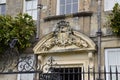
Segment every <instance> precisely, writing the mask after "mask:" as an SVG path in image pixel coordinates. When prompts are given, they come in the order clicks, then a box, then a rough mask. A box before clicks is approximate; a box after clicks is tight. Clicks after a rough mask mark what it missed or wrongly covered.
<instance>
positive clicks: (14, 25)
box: [0, 14, 36, 54]
mask: <svg viewBox="0 0 120 80" xmlns="http://www.w3.org/2000/svg"><path fill="white" fill-rule="evenodd" d="M34 23H35V22H34V20H33V19H32V17H31V16H29V15H28V14H18V15H17V16H16V17H11V16H8V15H6V16H0V54H1V53H4V52H5V50H7V49H8V48H9V47H10V42H11V41H12V40H13V39H17V43H16V45H15V47H17V48H18V50H19V51H23V50H24V49H26V48H27V47H30V46H31V38H32V37H33V36H34V35H35V30H36V29H35V24H34Z"/></svg>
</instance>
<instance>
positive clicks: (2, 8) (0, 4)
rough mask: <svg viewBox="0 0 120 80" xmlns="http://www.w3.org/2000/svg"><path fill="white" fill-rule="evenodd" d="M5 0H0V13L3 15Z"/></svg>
mask: <svg viewBox="0 0 120 80" xmlns="http://www.w3.org/2000/svg"><path fill="white" fill-rule="evenodd" d="M5 3H6V0H1V1H0V15H5V14H6V4H5Z"/></svg>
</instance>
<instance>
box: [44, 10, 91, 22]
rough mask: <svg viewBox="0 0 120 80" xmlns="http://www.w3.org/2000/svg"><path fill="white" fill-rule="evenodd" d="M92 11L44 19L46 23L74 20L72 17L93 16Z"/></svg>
mask: <svg viewBox="0 0 120 80" xmlns="http://www.w3.org/2000/svg"><path fill="white" fill-rule="evenodd" d="M92 14H93V12H92V11H82V12H77V13H73V14H65V15H55V16H48V17H45V18H44V21H45V22H46V21H51V20H60V19H65V18H72V17H85V16H92Z"/></svg>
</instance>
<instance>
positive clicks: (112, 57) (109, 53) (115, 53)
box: [105, 48, 120, 80]
mask: <svg viewBox="0 0 120 80" xmlns="http://www.w3.org/2000/svg"><path fill="white" fill-rule="evenodd" d="M105 66H106V71H107V72H110V68H111V71H112V72H115V71H116V67H117V69H118V71H119V72H120V48H111V49H105ZM118 76H119V77H118V79H120V74H118ZM106 77H107V80H110V75H109V74H107V75H106ZM112 80H116V75H115V74H112Z"/></svg>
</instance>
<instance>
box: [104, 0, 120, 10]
mask: <svg viewBox="0 0 120 80" xmlns="http://www.w3.org/2000/svg"><path fill="white" fill-rule="evenodd" d="M115 3H119V4H120V0H104V11H109V10H112V9H113V7H114V5H115Z"/></svg>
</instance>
